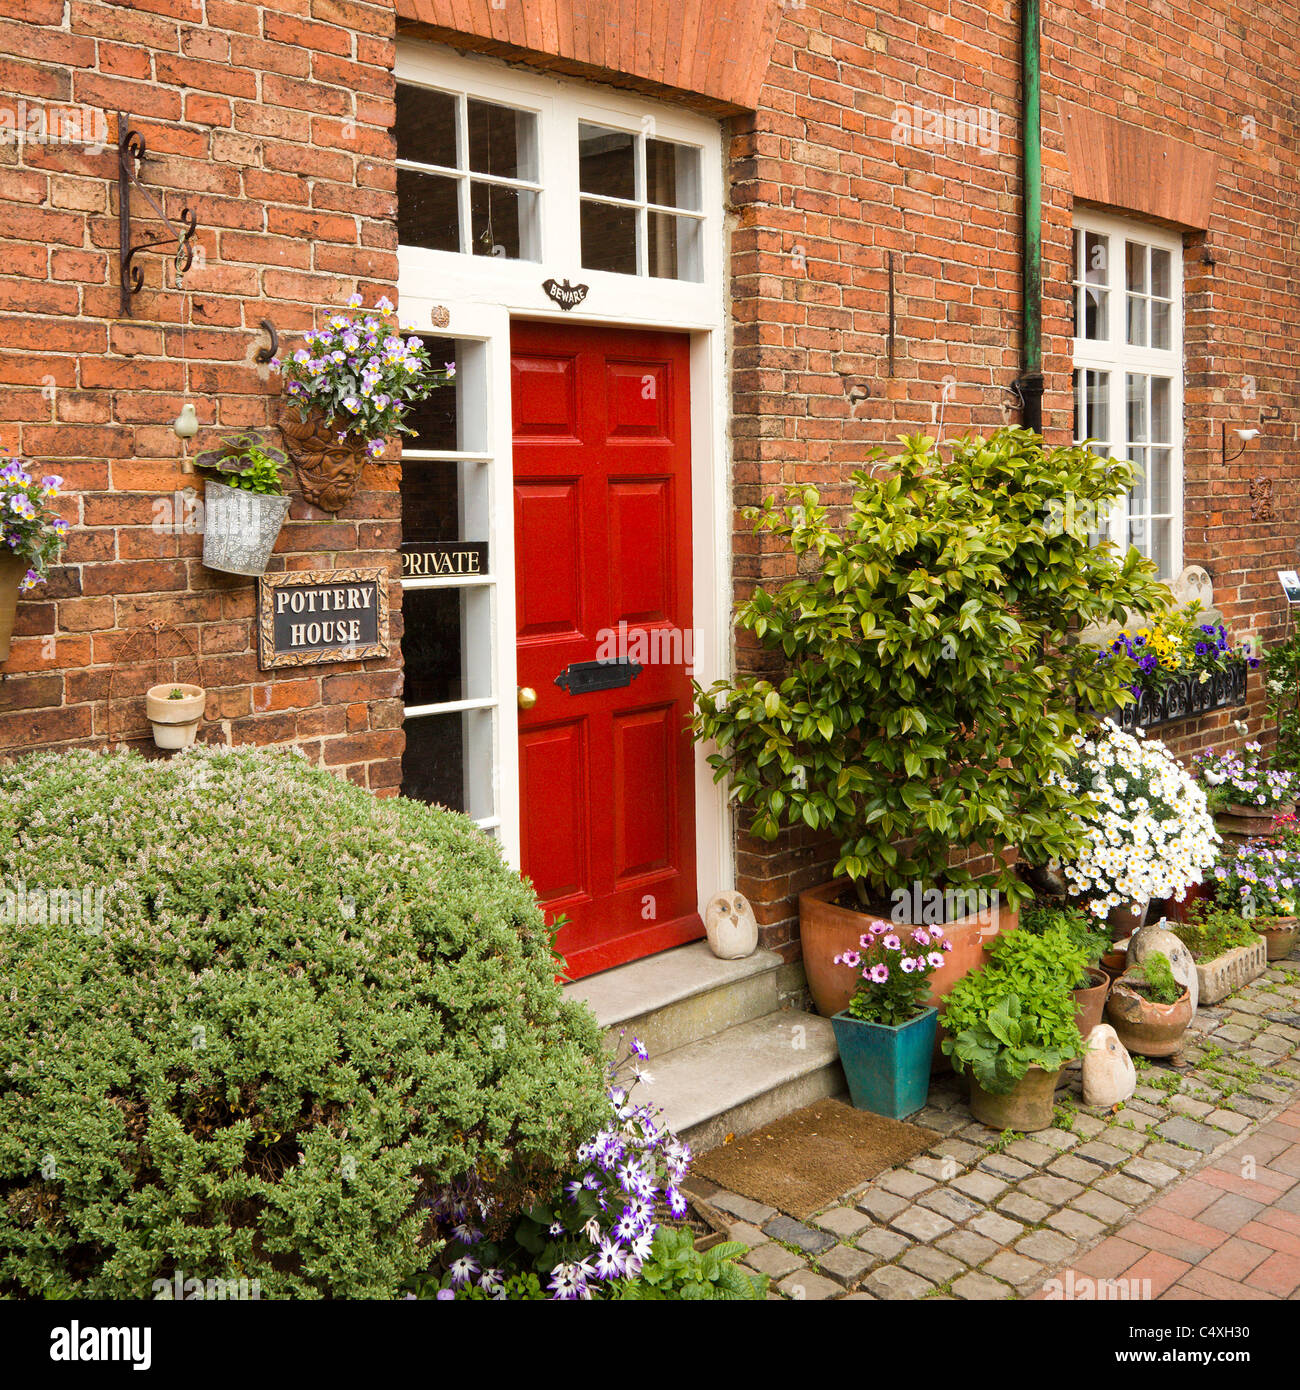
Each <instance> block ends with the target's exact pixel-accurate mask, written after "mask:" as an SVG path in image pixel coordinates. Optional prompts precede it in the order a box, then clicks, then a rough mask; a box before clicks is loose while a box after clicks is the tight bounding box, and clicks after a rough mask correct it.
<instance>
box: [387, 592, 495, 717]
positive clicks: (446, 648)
mask: <svg viewBox="0 0 1300 1390" xmlns="http://www.w3.org/2000/svg"><path fill="white" fill-rule="evenodd" d="M490 605H491V593H490V590H489V589H488V588H487V587H485V586H482V585H478V586H475V587H473V588H468V589H450V588H449V589H412V588H407V589H405V590H404V591H403V593H402V664H403V667H404V672H403V678H404V685H403V692H402V698H403V699H404V701H405V702H406V704H408V705H435V704H442V703H443V702H445V701H449V700H477V699H484V698H486V697H487V696H489V695H490V694H491V693H492V676H491V670H490V668H489V665H488V662H487V660H485V659H483V660H480V659H476V657H477V656H478V655H479V653H480V652H481V653H482V654H483V655H486V649H487V642H486V641H485V640H481V639H482V638H484V637H485V635H486V634H488V633H490V631H491V614H490ZM470 638H473V639H478V640H467V639H470Z"/></svg>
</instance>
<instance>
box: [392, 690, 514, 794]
mask: <svg viewBox="0 0 1300 1390" xmlns="http://www.w3.org/2000/svg"><path fill="white" fill-rule="evenodd" d="M405 732H406V751H405V753H403V754H402V792H403V794H404V795H406V796H410V797H414V798H415V799H416V800H417V801H427V802H432V803H433V804H435V805H438V806H446V807H448V808H449V809H450V810H452V811H463V812H464V813H465V814H466V815H470V816H473V817H475V818H476V819H483V818H485V817H487V816H490V815H492V814H494V810H493V805H492V753H493V750H492V711H491V710H465V711H464V712H463V713H457V714H431V715H425V716H423V717H421V718H416V719H408V720H407V721H406V726H405Z"/></svg>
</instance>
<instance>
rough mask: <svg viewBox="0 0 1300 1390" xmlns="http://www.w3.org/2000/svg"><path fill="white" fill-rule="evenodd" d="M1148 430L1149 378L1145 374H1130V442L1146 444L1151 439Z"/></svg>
mask: <svg viewBox="0 0 1300 1390" xmlns="http://www.w3.org/2000/svg"><path fill="white" fill-rule="evenodd" d="M1150 437H1151V436H1150V435H1149V433H1148V432H1147V379H1146V377H1144V376H1134V375H1133V373H1132V372H1130V373H1129V374H1128V442H1129V443H1130V444H1145V443H1147V441H1148V440H1149V439H1150Z"/></svg>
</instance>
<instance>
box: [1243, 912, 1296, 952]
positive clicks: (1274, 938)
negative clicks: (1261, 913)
mask: <svg viewBox="0 0 1300 1390" xmlns="http://www.w3.org/2000/svg"><path fill="white" fill-rule="evenodd" d="M1252 926H1254V928H1255V930H1256V931H1257V932H1258V933H1259V934H1260V936H1262V937H1263V938H1264V946H1265V949H1266V950H1267V951H1268V958H1269V960H1286V958H1287V957H1288V956H1289V955H1290V954H1291V952H1292V951H1293V950H1294V949H1295V943H1296V937H1297V936H1298V935H1300V917H1257V918H1256V919H1255V921H1254V922H1253V923H1252Z"/></svg>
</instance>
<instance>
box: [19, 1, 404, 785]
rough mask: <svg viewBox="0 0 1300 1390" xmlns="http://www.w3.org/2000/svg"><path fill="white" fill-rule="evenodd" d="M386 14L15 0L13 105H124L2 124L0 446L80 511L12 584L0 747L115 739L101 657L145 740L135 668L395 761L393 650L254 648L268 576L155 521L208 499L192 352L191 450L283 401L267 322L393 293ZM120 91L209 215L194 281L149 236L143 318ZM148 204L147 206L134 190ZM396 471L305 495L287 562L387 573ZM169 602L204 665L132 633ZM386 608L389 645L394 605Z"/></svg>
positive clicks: (291, 734) (176, 187) (182, 197)
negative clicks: (56, 481) (269, 353)
mask: <svg viewBox="0 0 1300 1390" xmlns="http://www.w3.org/2000/svg"><path fill="white" fill-rule="evenodd" d="M393 30H394V20H393V13H392V3H391V0H379V3H359V2H358V0H280V3H278V4H277V5H276V6H274V7H265V8H264V7H262V6H260V5H256V4H248V3H242V0H206V3H198V0H136V3H134V4H132V5H131V6H127V5H122V4H116V3H114V4H107V3H98V0H68V3H65V0H0V52H3V53H5V54H6V55H9V56H7V57H6V58H4V59H2V60H0V88H2V89H3V91H4V92H5V93H6V94H8V95H7V96H6V98H5V100H6V101H8V103H9V104H10V107H11V108H12V106H13V105H14V103H16V102H17V101H20V100H21V101H25V102H26V103H27V107H28V109H29V110H30V109H31V108H33V107H35V106H37V105H38V104H42V103H58V104H60V105H68V104H71V105H72V106H74V107H89V108H96V109H98V110H100V111H104V112H107V113H108V115H107V119H106V121H104V122H103V124H102V127H101V129H102V130H103V132H104V135H105V137H106V139H107V148H104V149H102V150H99V151H97V152H95V151H92V150H89V149H85V148H77V147H72V146H69V145H66V144H42V143H37V142H30V141H25V142H23V143H21V144H17V145H16V144H15V143H13V142H9V143H3V144H0V205H2V206H0V238H3V240H0V384H3V387H4V389H3V392H2V393H0V442H3V443H5V444H7V445H8V446H9V447H10V448H11V449H12V450H13V451H14V452H16V453H22V454H24V455H27V456H29V457H30V458H32V459H34V460H36V461H37V462H38V464H39V466H40V467H41V469H42V470H44V471H47V472H53V473H59V474H62V476H63V477H64V478H65V479H66V480H67V485H68V487H69V488H70V489H71V492H72V495H71V497H70V498H69V500H68V502H67V504H66V506H65V508H64V511H65V515H67V516H68V519H69V520H70V521H71V522H72V523H73V525H74V527H75V529H74V530H73V532H72V535H71V538H70V544H69V546H68V548H67V551H66V552H65V557H64V562H63V564H62V565H61V566H60V567H59V568H58V569H57V570H56V571H55V572H54V573H53V574H52V576H51V581H50V583H49V584H48V585H47V586H45V587H44V588H41V589H37V590H35V591H33V594H32V595H31V597H29V598H27V599H24V600H23V601H22V602H21V603H20V605H19V610H18V621H17V628H16V632H17V634H18V635H17V636H16V637H15V639H14V643H13V651H12V654H11V657H10V660H9V661H8V663H7V664H6V665H5V667H4V672H3V679H0V750H5V749H9V750H12V749H17V748H23V747H29V746H31V745H33V744H38V743H42V744H55V745H70V744H79V743H84V744H102V743H103V742H104V740H105V739H106V738H107V736H108V735H109V733H110V714H109V707H108V696H109V685H110V677H111V680H112V695H113V702H112V714H111V732H112V733H113V734H114V735H115V736H120V735H122V734H123V733H128V734H131V735H133V736H135V737H143V738H144V739H145V740H146V741H147V726H146V725H145V724H144V723H143V709H142V704H143V702H142V701H141V700H140V699H139V693H140V691H141V690H143V689H144V688H145V687H146V686H148V685H150V684H153V683H154V682H155V680H157V681H162V680H165V679H184V680H193V679H195V677H196V674H197V675H198V677H199V678H200V679H201V681H202V683H203V684H204V685H205V686H206V687H207V688H208V691H209V698H208V712H207V718H208V722H207V723H206V725H205V727H204V729H203V731H202V735H201V736H202V737H204V738H207V739H209V740H212V741H216V742H225V741H230V742H256V743H271V742H282V741H290V740H294V741H297V742H299V743H301V744H302V745H303V746H304V747H305V748H306V750H307V751H308V753H309V754H310V755H312V756H313V757H319V758H320V759H322V760H323V761H324V762H326V763H327V764H330V765H332V766H338V767H345V768H346V771H347V775H348V776H350V777H352V778H353V779H354V780H355V781H358V782H360V783H362V784H363V785H368V786H371V787H373V788H375V789H376V790H387V789H391V788H393V787H394V786H395V785H396V783H397V782H398V780H399V777H400V753H401V740H402V735H401V730H400V724H401V702H400V695H401V673H400V662H399V659H398V657H397V655H396V654H394V656H393V658H392V659H390V660H376V661H368V662H364V663H362V662H353V663H349V664H346V665H332V666H322V667H319V668H308V669H306V670H295V671H281V672H278V673H276V672H266V673H264V672H261V671H259V670H258V666H257V659H256V655H255V631H254V625H253V613H254V600H255V594H256V586H255V582H254V581H252V580H249V579H240V578H237V577H234V576H229V575H222V574H218V573H216V572H214V571H212V570H208V569H205V568H204V567H203V565H202V564H201V563H200V560H199V555H200V552H201V548H202V537H201V536H199V535H196V534H184V533H182V534H176V533H175V532H174V531H172V530H167V529H161V530H160V529H157V528H156V527H155V525H154V522H155V520H156V519H157V518H158V517H159V516H160V515H164V513H163V512H162V507H164V506H165V505H166V504H168V503H169V502H170V500H171V498H172V496H173V494H174V493H175V492H176V491H177V490H179V489H182V488H185V487H194V488H197V489H198V492H199V494H200V495H201V494H202V478H201V475H198V474H193V473H186V472H184V471H183V469H182V462H181V452H182V451H181V443H180V441H179V440H178V439H177V437H176V436H175V435H174V434H173V432H172V430H171V428H170V424H171V421H172V419H173V418H174V417H175V416H176V414H177V413H178V411H179V410H180V407H181V404H182V402H183V400H184V399H185V398H186V391H185V376H184V367H183V365H182V360H181V359H182V352H183V351H184V353H185V355H186V356H187V357H188V359H189V363H190V367H189V372H190V375H189V390H188V395H189V398H190V399H192V400H193V401H194V402H195V404H196V406H197V409H198V414H199V419H200V421H201V422H202V426H203V429H202V430H201V431H200V434H199V435H198V437H197V439H196V440H195V441H194V443H193V444H192V445H191V452H193V450H194V449H195V448H196V447H202V446H203V444H204V442H205V436H206V435H209V434H210V432H211V431H212V429H213V428H214V427H216V428H217V429H228V428H231V427H238V426H246V425H251V424H265V423H268V422H270V421H273V420H274V418H275V412H276V408H277V405H278V401H279V399H280V389H279V379H278V377H276V376H275V375H274V374H273V373H272V372H271V371H270V369H269V368H267V367H265V366H261V367H259V366H258V365H256V364H255V363H254V355H255V354H256V352H257V350H258V349H259V348H260V347H262V346H264V345H265V344H266V342H267V339H266V335H265V334H264V333H263V332H262V330H261V328H260V326H259V321H260V320H261V319H263V318H269V319H270V320H271V321H272V322H273V324H274V325H275V327H276V329H277V330H278V331H279V333H280V334H281V336H282V339H283V338H285V337H289V338H291V337H292V335H294V334H296V333H300V332H301V331H303V330H305V329H306V328H308V327H310V326H311V325H312V324H313V322H318V321H319V320H320V318H321V317H323V316H324V315H325V314H327V313H328V312H329V311H330V310H332V309H334V308H336V307H337V306H339V305H341V304H342V303H343V302H344V301H345V300H346V298H347V296H348V295H349V294H351V293H352V292H353V291H354V290H360V291H361V292H362V293H363V295H364V296H365V302H366V303H367V304H372V303H373V302H374V300H375V299H376V298H377V297H378V296H379V295H380V294H382V293H384V292H388V293H390V294H391V293H392V291H393V286H394V284H395V281H396V275H397V257H396V239H395V231H394V224H393V212H394V196H393V188H394V174H393V167H392V141H391V137H390V135H389V127H390V125H391V124H392V118H393V102H392V97H393V84H392V63H393ZM119 108H121V109H124V110H126V111H127V112H129V113H131V115H132V116H133V118H134V120H133V124H134V125H135V126H136V128H138V129H139V130H140V132H141V133H142V134H143V136H144V137H145V140H146V142H147V145H148V149H149V153H150V156H151V157H150V158H149V159H148V160H147V161H146V163H145V166H144V172H143V180H144V182H145V183H147V184H148V185H149V186H150V187H151V188H152V189H153V190H155V191H156V192H155V196H160V197H161V198H162V199H163V201H164V205H165V207H166V210H167V211H168V213H169V214H170V215H172V216H175V215H176V214H177V213H178V212H179V211H180V209H181V208H182V207H183V206H189V207H191V208H192V209H193V210H194V212H195V214H196V215H197V218H198V228H199V230H198V236H197V243H198V248H199V255H198V260H197V263H196V265H195V266H194V267H193V268H192V269H191V270H190V272H189V273H188V274H187V275H186V277H185V282H184V291H185V293H184V295H182V294H181V293H178V292H177V290H176V287H175V279H174V273H173V267H172V264H171V262H170V260H169V259H167V258H166V256H165V255H159V254H157V253H146V254H145V255H144V256H143V257H142V258H140V260H141V263H142V265H143V268H144V275H145V287H144V289H143V290H142V291H141V292H140V293H139V294H138V295H136V297H135V300H134V303H133V317H132V318H130V319H121V318H119V303H118V278H117V277H118V257H117V242H118V219H117V206H116V200H117V189H116V167H117V158H116V139H117V129H116V121H115V118H114V116H113V114H112V113H113V112H115V111H116V110H118V109H119ZM133 211H134V212H135V214H136V216H137V217H141V216H142V215H143V214H145V213H147V211H148V209H147V206H146V205H145V203H144V200H143V198H142V197H141V196H140V195H139V194H136V195H135V197H134V198H133ZM148 230H149V228H148V225H147V224H146V223H144V222H143V221H141V222H140V223H139V224H138V225H137V227H136V234H137V236H138V235H139V234H140V233H141V232H147V231H148ZM182 326H183V327H184V337H183V338H182ZM396 481H397V480H396V468H394V467H393V466H391V465H390V466H387V467H385V466H382V465H380V466H375V467H371V468H369V469H368V470H367V474H366V477H365V479H364V480H363V484H362V489H361V490H360V491H359V493H358V495H357V496H356V497H355V498H354V499H353V501H352V502H351V503H350V504H349V505H348V506H347V508H346V509H345V510H344V511H343V512H342V513H340V514H339V516H338V517H337V518H335V517H331V516H329V515H328V514H326V513H323V512H318V511H316V510H314V509H313V508H311V507H308V506H307V505H305V504H304V503H303V502H302V501H301V500H296V501H295V502H294V504H293V508H292V511H291V513H290V520H289V521H288V522H287V523H286V525H285V527H284V530H283V532H282V534H281V537H280V540H279V543H278V546H277V555H276V558H275V560H274V561H273V568H279V567H289V568H311V567H323V568H329V567H331V566H332V565H335V564H338V563H344V562H347V563H357V564H378V565H385V566H387V567H388V568H389V570H390V573H392V574H393V575H394V576H396V574H397V572H398V571H397V567H396V561H395V558H394V556H395V551H396V546H397V542H398V538H399V537H398V528H399V520H398V506H397V495H396ZM390 591H391V596H392V599H393V603H394V607H395V610H398V609H399V608H400V601H401V600H400V591H399V589H398V586H397V585H396V584H393V585H391V586H390ZM153 623H159V624H162V625H163V631H162V632H161V633H160V634H159V643H160V648H161V651H162V653H163V654H164V655H165V654H166V653H169V652H173V651H175V652H186V653H187V652H188V650H189V648H190V647H191V646H192V648H193V650H194V651H195V652H196V653H197V656H198V670H197V673H196V670H195V666H194V664H193V663H192V662H191V661H189V660H188V659H185V660H182V661H181V662H180V663H179V665H175V666H173V665H172V664H170V663H169V662H167V661H166V660H164V661H162V662H161V663H160V664H159V665H158V666H157V667H156V668H155V666H154V664H153V660H152V657H153V640H152V636H151V635H150V634H148V633H147V632H146V633H145V635H144V636H143V637H139V636H137V635H138V634H140V633H141V630H142V629H147V628H148V625H150V624H153ZM393 626H394V634H393V635H394V641H395V642H396V639H397V637H398V636H399V635H400V630H401V623H400V612H397V611H395V621H394V625H393ZM140 657H144V658H145V659H146V664H145V665H140V664H138V661H137V660H135V659H133V658H140ZM115 666H116V667H117V668H118V669H117V673H116V674H112V673H113V672H114V668H115ZM122 696H127V697H130V698H126V699H121V698H119V697H122Z"/></svg>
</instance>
